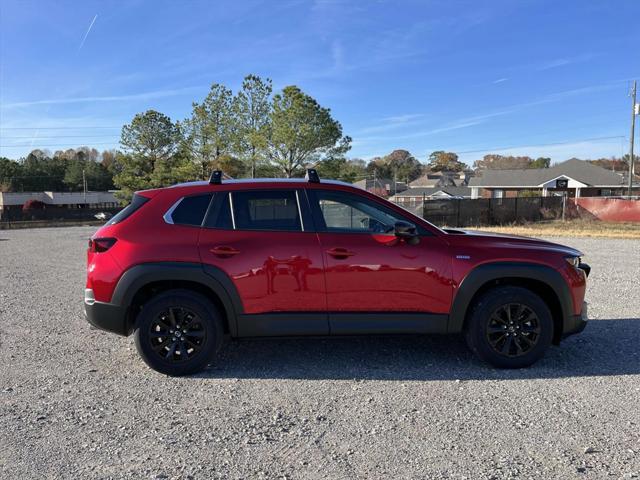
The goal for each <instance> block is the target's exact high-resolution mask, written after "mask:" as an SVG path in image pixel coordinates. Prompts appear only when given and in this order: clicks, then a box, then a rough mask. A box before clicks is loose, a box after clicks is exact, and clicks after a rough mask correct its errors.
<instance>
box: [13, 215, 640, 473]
mask: <svg viewBox="0 0 640 480" xmlns="http://www.w3.org/2000/svg"><path fill="white" fill-rule="evenodd" d="M92 232H93V228H88V227H72V228H60V229H55V228H54V229H34V230H21V231H2V232H0V342H1V344H0V364H1V365H2V368H1V369H0V478H3V479H5V478H6V479H13V478H16V479H17V478H20V479H23V478H122V477H125V478H126V477H131V478H185V479H186V478H196V479H201V478H205V479H206V478H332V479H334V478H356V477H365V478H425V477H427V478H473V479H476V478H495V479H499V478H516V477H517V478H603V477H612V478H635V477H640V348H639V347H638V340H639V339H640V318H639V317H640V307H639V306H638V294H637V288H638V268H639V267H640V260H638V242H637V241H634V240H601V239H580V238H564V239H562V240H561V242H564V243H567V244H569V245H571V246H574V247H577V248H579V249H581V250H582V251H584V252H585V253H586V259H587V261H588V262H589V263H590V264H591V265H592V267H593V273H592V276H591V278H590V285H589V291H588V300H589V301H590V316H592V317H593V318H594V320H593V321H592V322H590V324H589V325H588V327H587V329H586V330H585V331H584V332H583V333H582V334H581V335H579V336H575V337H572V338H569V339H567V340H565V341H564V342H563V343H562V345H561V346H560V347H552V348H551V349H550V351H549V352H548V353H547V356H546V357H545V359H543V360H542V361H541V362H539V363H538V364H536V365H535V366H534V367H532V368H529V369H525V370H521V371H499V370H494V369H491V368H489V367H487V366H485V365H483V364H481V363H479V362H478V361H477V360H475V359H474V358H473V357H472V356H471V355H470V354H469V353H468V351H467V350H466V348H465V346H464V344H463V343H462V341H461V340H460V339H459V338H457V337H437V336H431V337H419V336H415V337H393V338H381V337H377V338H340V339H332V340H328V339H289V340H282V339H280V340H276V339H271V340H266V339H265V340H242V341H234V342H230V343H228V344H227V345H226V346H225V347H224V349H223V352H222V354H221V357H220V359H219V361H218V363H217V366H215V367H212V368H211V369H210V370H208V371H207V372H206V373H205V374H203V375H200V376H197V377H191V378H179V379H176V378H168V377H164V376H162V375H160V374H157V373H155V372H153V371H151V370H149V369H148V368H147V367H146V366H145V365H144V364H143V363H142V361H141V360H139V359H138V357H137V354H136V352H135V349H134V347H133V342H132V340H131V339H130V338H120V337H117V336H115V335H111V334H107V333H103V332H100V331H97V330H92V329H90V328H89V325H88V324H87V323H86V322H85V320H84V317H83V312H82V292H83V288H84V275H85V271H84V262H85V245H86V240H87V238H88V237H89V235H90V234H91V233H92ZM633 288H635V289H636V292H635V295H634V292H633V291H632V289H633Z"/></svg>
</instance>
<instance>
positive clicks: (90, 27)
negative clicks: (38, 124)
mask: <svg viewBox="0 0 640 480" xmlns="http://www.w3.org/2000/svg"><path fill="white" fill-rule="evenodd" d="M97 19H98V14H97V13H96V15H95V16H94V17H93V20H91V24H90V25H89V28H87V32H86V33H85V34H84V37H82V41H81V42H80V46H79V47H78V52H79V51H80V50H82V47H84V42H85V40H86V39H87V37H88V36H89V32H90V31H91V29H92V28H93V24H94V23H96V20H97ZM49 110H51V104H49V105H47V109H46V110H45V114H47V113H49ZM38 135H40V129H39V128H38V129H37V130H36V131H35V132H34V134H33V137H32V138H31V148H33V144H34V143H35V142H36V139H37V138H38Z"/></svg>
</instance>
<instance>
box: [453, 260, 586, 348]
mask: <svg viewBox="0 0 640 480" xmlns="http://www.w3.org/2000/svg"><path fill="white" fill-rule="evenodd" d="M509 278H511V279H522V280H536V281H539V282H542V283H544V284H546V285H548V286H549V287H550V288H551V289H552V290H553V291H554V292H555V294H556V297H557V300H558V302H559V303H560V308H561V311H562V329H563V332H564V331H569V330H570V329H571V327H572V325H571V322H572V321H573V320H574V315H573V299H572V297H571V292H570V291H569V286H568V285H567V282H566V281H565V280H564V279H563V278H562V275H561V274H560V272H558V271H557V270H556V269H554V268H552V267H549V266H546V265H540V264H537V263H524V262H495V263H485V264H482V265H479V266H477V267H475V268H474V269H473V270H471V272H469V273H468V274H467V276H465V277H464V279H463V280H462V282H460V285H459V287H458V289H457V292H456V293H455V296H454V299H453V303H452V305H451V315H449V326H448V328H447V332H448V333H459V332H461V331H462V328H463V326H464V321H465V317H466V313H467V310H468V308H469V306H470V304H471V300H472V299H473V297H474V295H475V294H476V293H477V292H478V291H479V290H480V289H481V288H482V287H483V286H484V285H485V284H487V283H488V282H491V281H494V280H499V279H509ZM556 334H560V335H561V334H562V332H556Z"/></svg>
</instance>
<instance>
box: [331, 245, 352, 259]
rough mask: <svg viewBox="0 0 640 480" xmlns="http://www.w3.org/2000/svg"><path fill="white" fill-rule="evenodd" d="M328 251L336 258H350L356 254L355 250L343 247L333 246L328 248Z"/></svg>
mask: <svg viewBox="0 0 640 480" xmlns="http://www.w3.org/2000/svg"><path fill="white" fill-rule="evenodd" d="M327 253H328V254H329V255H331V256H332V257H334V258H348V257H353V256H354V255H355V254H356V253H355V252H352V251H350V250H347V249H346V248H342V247H336V248H331V249H329V250H327Z"/></svg>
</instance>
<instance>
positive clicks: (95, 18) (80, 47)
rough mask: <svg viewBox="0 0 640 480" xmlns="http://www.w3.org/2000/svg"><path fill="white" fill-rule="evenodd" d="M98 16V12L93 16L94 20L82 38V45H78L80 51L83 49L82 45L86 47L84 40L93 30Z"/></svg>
mask: <svg viewBox="0 0 640 480" xmlns="http://www.w3.org/2000/svg"><path fill="white" fill-rule="evenodd" d="M97 18H98V14H97V13H96V16H95V17H93V20H91V25H89V28H87V33H85V34H84V37H83V38H82V41H81V42H80V46H79V47H78V51H80V50H82V47H84V42H85V40H86V39H87V37H88V36H89V32H90V31H91V28H92V27H93V24H94V23H96V20H97Z"/></svg>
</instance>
